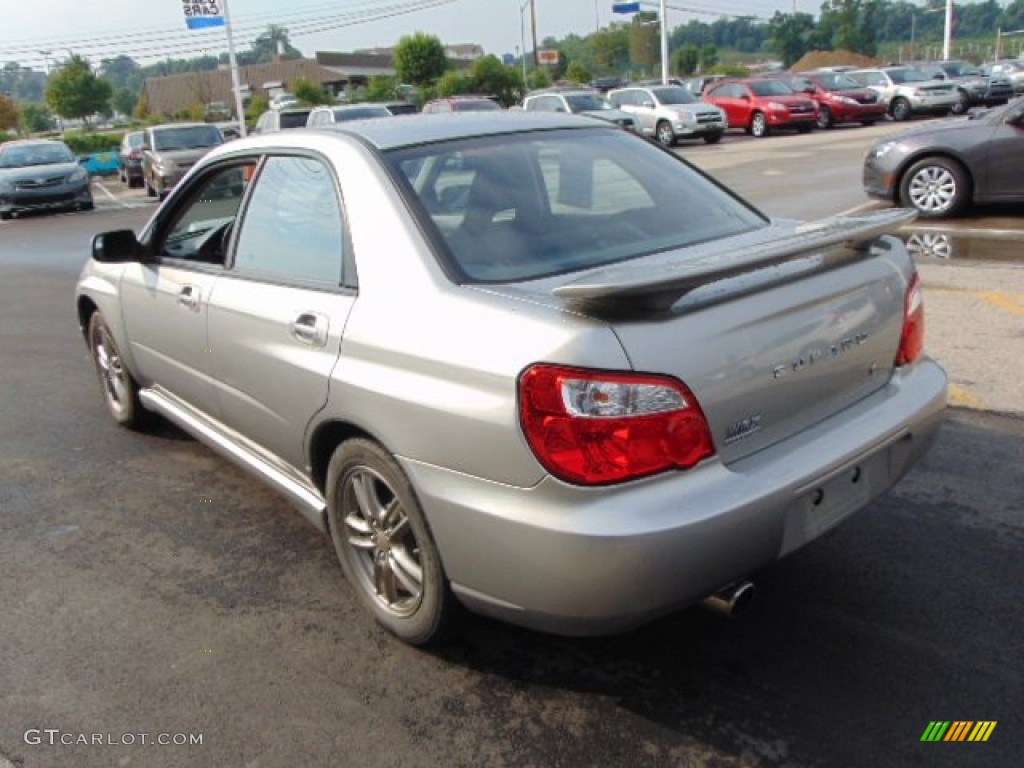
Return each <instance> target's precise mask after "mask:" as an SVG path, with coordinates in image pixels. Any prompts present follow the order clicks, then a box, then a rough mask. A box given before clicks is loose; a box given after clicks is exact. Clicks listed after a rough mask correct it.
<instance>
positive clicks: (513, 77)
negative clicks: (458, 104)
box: [469, 55, 523, 107]
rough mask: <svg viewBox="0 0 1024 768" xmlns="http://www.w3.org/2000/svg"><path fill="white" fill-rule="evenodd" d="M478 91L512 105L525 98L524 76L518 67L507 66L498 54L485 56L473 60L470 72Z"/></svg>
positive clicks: (475, 88)
mask: <svg viewBox="0 0 1024 768" xmlns="http://www.w3.org/2000/svg"><path fill="white" fill-rule="evenodd" d="M469 76H470V79H471V80H472V81H473V90H474V92H476V93H483V94H487V95H488V96H494V97H495V98H496V99H497V100H498V101H500V102H501V103H502V104H503V105H504V106H506V107H511V106H512V105H513V104H516V103H518V102H519V101H520V100H521V99H522V98H523V77H522V75H521V74H520V73H519V71H518V70H517V69H514V68H512V67H506V66H505V65H504V64H502V63H501V60H500V59H498V57H497V56H493V55H491V56H483V57H481V58H479V59H477V60H476V61H474V62H473V67H472V69H470V73H469Z"/></svg>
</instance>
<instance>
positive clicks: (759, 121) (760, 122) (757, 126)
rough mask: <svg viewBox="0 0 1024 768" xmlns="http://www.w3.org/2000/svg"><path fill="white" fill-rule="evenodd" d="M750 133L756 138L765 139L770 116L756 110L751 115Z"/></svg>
mask: <svg viewBox="0 0 1024 768" xmlns="http://www.w3.org/2000/svg"><path fill="white" fill-rule="evenodd" d="M750 135H751V136H753V137H754V138H755V139H763V138H764V137H765V136H767V135H768V118H766V117H765V116H764V112H755V113H754V114H753V115H751V116H750Z"/></svg>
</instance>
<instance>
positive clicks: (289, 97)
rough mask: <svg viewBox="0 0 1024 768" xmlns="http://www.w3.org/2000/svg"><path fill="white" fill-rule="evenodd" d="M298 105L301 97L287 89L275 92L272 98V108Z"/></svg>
mask: <svg viewBox="0 0 1024 768" xmlns="http://www.w3.org/2000/svg"><path fill="white" fill-rule="evenodd" d="M298 105H299V97H298V96H296V95H295V94H294V93H288V92H287V91H283V92H281V93H277V94H274V96H273V97H271V99H270V108H271V109H287V108H288V107H297V106H298Z"/></svg>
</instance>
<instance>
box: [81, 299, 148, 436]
mask: <svg viewBox="0 0 1024 768" xmlns="http://www.w3.org/2000/svg"><path fill="white" fill-rule="evenodd" d="M88 341H89V351H90V352H91V354H92V360H93V364H94V365H95V366H96V374H97V375H98V376H99V380H100V388H101V390H102V391H103V401H104V403H105V404H106V406H107V411H108V412H109V413H110V415H111V417H112V418H113V419H114V421H116V422H117V423H118V424H120V425H121V426H122V427H127V428H129V429H139V428H141V427H143V426H145V425H146V424H147V423H148V422H149V421H150V418H151V416H150V413H149V411H147V410H146V409H145V408H143V407H142V403H141V402H140V401H139V386H138V384H136V382H135V379H134V378H133V377H132V375H131V373H130V372H129V371H128V369H127V368H126V367H125V365H124V361H123V360H122V359H121V352H120V351H119V350H118V348H117V342H115V341H114V336H113V334H111V332H110V328H109V327H108V326H107V323H106V321H105V320H104V319H103V316H102V315H101V314H100V313H99V312H93V313H92V317H90V318H89V329H88Z"/></svg>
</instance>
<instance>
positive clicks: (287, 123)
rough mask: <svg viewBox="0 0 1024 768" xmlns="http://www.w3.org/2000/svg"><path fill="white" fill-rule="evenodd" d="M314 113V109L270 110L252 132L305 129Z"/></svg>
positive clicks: (288, 108) (257, 122)
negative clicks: (310, 115)
mask: <svg viewBox="0 0 1024 768" xmlns="http://www.w3.org/2000/svg"><path fill="white" fill-rule="evenodd" d="M312 111H313V108H312V107H285V108H283V109H268V110H267V111H266V112H264V113H263V114H262V115H260V118H259V120H257V121H256V127H255V128H253V129H252V132H253V133H277V132H278V131H287V130H289V129H291V128H305V127H306V121H307V120H308V119H309V113H310V112H312Z"/></svg>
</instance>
